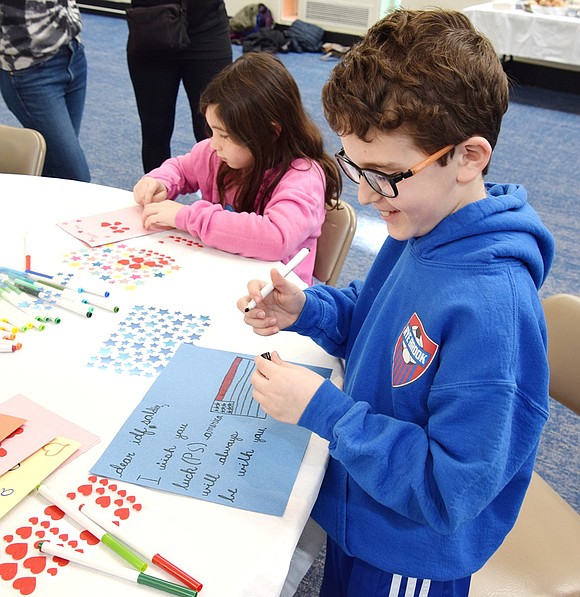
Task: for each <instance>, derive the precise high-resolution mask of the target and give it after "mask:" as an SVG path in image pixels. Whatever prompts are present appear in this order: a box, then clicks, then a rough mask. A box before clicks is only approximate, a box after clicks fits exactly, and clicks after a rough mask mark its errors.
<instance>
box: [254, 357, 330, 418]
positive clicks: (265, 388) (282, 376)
mask: <svg viewBox="0 0 580 597" xmlns="http://www.w3.org/2000/svg"><path fill="white" fill-rule="evenodd" d="M254 361H255V363H256V370H255V371H254V373H253V374H252V379H251V381H252V385H253V386H254V398H255V399H256V401H257V402H259V403H260V406H261V407H262V409H263V410H264V411H265V412H266V413H268V414H269V415H270V416H272V417H274V418H275V419H277V420H278V421H282V422H283V423H291V424H293V425H295V424H296V423H298V421H299V420H300V417H301V416H302V413H303V412H304V410H305V409H306V407H307V406H308V404H309V403H310V401H311V400H312V397H313V396H314V394H315V393H316V391H317V390H318V388H319V387H320V386H321V385H322V383H323V382H324V377H322V376H321V375H318V373H315V372H314V371H312V370H311V369H307V368H306V367H301V366H300V365H293V364H292V363H287V362H286V361H283V360H282V359H281V358H280V357H279V355H278V353H277V352H273V353H272V360H271V361H268V360H267V359H265V358H264V357H256V358H255V359H254Z"/></svg>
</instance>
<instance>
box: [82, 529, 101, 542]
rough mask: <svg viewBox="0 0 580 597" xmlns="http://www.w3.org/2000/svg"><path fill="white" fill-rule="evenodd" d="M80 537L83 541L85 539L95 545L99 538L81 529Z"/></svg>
mask: <svg viewBox="0 0 580 597" xmlns="http://www.w3.org/2000/svg"><path fill="white" fill-rule="evenodd" d="M80 537H81V539H82V540H83V541H86V542H87V543H88V544H89V545H96V544H97V543H98V542H99V540H98V539H97V538H96V537H95V536H94V535H93V534H91V533H89V531H83V532H82V533H81V535H80Z"/></svg>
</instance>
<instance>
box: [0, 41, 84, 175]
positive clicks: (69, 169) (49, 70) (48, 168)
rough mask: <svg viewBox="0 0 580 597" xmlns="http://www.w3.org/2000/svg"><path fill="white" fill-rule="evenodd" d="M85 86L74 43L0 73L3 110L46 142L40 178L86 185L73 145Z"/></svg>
mask: <svg viewBox="0 0 580 597" xmlns="http://www.w3.org/2000/svg"><path fill="white" fill-rule="evenodd" d="M86 82H87V62H86V57H85V53H84V48H83V47H82V45H81V44H79V43H78V42H77V41H73V42H71V44H69V45H68V46H64V47H63V48H61V49H60V51H59V52H58V54H56V55H55V56H54V57H53V58H50V59H49V60H47V61H46V62H42V63H41V64H38V65H36V66H33V67H30V68H27V69H24V70H21V71H15V72H13V73H8V72H6V71H2V70H0V89H1V91H2V97H3V98H4V101H5V102H6V105H7V106H8V109H9V110H10V111H11V112H12V113H13V114H14V116H16V118H17V119H18V121H19V122H20V123H21V124H22V126H23V127H25V128H32V129H35V130H37V131H39V132H40V133H41V134H42V136H43V137H44V139H45V141H46V160H45V164H44V169H43V172H42V174H43V176H50V177H55V178H67V179H71V180H80V181H83V182H89V181H90V178H91V176H90V172H89V167H88V164H87V160H86V158H85V154H84V152H83V150H82V148H81V146H80V143H79V138H78V135H79V131H80V127H81V121H82V116H83V110H84V104H85V95H86Z"/></svg>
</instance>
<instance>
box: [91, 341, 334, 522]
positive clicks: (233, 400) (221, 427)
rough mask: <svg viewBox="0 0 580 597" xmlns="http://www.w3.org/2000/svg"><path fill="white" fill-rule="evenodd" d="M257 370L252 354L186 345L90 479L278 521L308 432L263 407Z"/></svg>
mask: <svg viewBox="0 0 580 597" xmlns="http://www.w3.org/2000/svg"><path fill="white" fill-rule="evenodd" d="M309 368H310V369H313V370H314V371H316V372H317V373H320V374H321V375H323V376H324V377H327V378H328V377H330V375H331V373H332V371H331V370H330V369H326V368H322V367H314V366H310V367H309ZM254 369H255V365H254V357H253V356H250V355H238V354H235V353H231V352H224V351H220V350H212V349H208V348H200V347H198V346H194V345H193V344H182V345H181V346H180V347H179V348H178V350H177V351H176V353H175V355H174V356H173V358H172V359H171V361H170V362H169V364H168V365H167V366H166V367H165V369H163V371H162V372H161V373H160V375H159V377H158V378H157V379H156V380H155V382H154V383H153V385H152V386H151V388H150V389H149V391H148V392H147V394H146V395H145V397H144V398H143V400H142V401H141V403H140V404H139V406H138V407H137V408H136V409H135V410H134V411H133V413H132V414H131V416H130V417H129V418H128V419H127V421H126V422H125V423H124V425H123V427H122V428H121V430H120V431H119V432H118V433H117V435H116V436H115V438H114V439H113V441H112V442H111V444H110V445H109V446H108V447H107V449H106V450H105V452H104V453H103V455H102V456H101V458H100V459H99V460H98V461H97V463H96V464H95V465H94V466H93V468H92V470H91V473H93V474H95V475H100V476H103V477H109V478H111V479H117V480H120V481H125V482H128V483H135V484H137V485H143V486H145V487H152V488H154V489H160V490H163V491H169V492H172V493H178V494H181V495H187V496H190V497H195V498H199V499H202V500H207V501H210V502H215V503H218V504H223V505H226V506H232V507H236V508H241V509H243V510H251V511H254V512H262V513H264V514H272V515H276V516H281V515H282V514H283V513H284V510H285V508H286V504H287V502H288V498H289V496H290V493H291V491H292V487H293V485H294V481H295V480H296V475H297V474H298V470H299V468H300V463H301V462H302V458H303V456H304V451H305V450H306V446H307V445H308V441H309V440H310V431H308V430H307V429H304V428H302V427H298V426H296V425H288V424H286V423H280V422H279V421H276V420H275V419H273V418H272V417H270V416H269V415H267V414H266V413H265V412H264V411H263V410H262V409H261V408H260V405H259V404H258V403H257V402H256V401H255V400H254V399H253V398H252V386H251V384H250V377H251V375H252V372H253V371H254Z"/></svg>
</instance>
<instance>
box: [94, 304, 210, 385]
mask: <svg viewBox="0 0 580 597" xmlns="http://www.w3.org/2000/svg"><path fill="white" fill-rule="evenodd" d="M209 325H210V318H209V316H207V315H193V314H192V313H185V312H182V311H172V310H171V309H160V308H158V307H151V306H144V305H135V306H134V307H133V308H132V309H131V311H130V312H129V314H128V315H127V316H126V317H125V318H124V319H123V320H122V321H121V322H120V323H119V324H118V326H117V328H116V330H115V331H114V332H113V333H112V334H111V335H110V337H109V338H108V339H107V340H105V342H103V344H102V345H101V347H100V348H99V350H98V352H97V354H96V355H94V356H93V357H91V359H90V361H89V362H88V363H87V366H89V367H94V368H97V369H108V370H113V371H115V372H116V373H125V374H128V375H141V376H145V377H155V376H157V375H158V374H159V373H160V372H161V371H162V370H163V369H164V368H165V366H166V365H167V363H168V362H169V361H170V360H171V358H172V356H173V355H174V354H175V352H176V351H177V349H178V348H179V345H180V344H182V343H183V342H186V343H192V342H196V341H197V340H199V339H200V338H201V335H202V334H203V332H204V331H205V330H206V329H207V328H208V327H209Z"/></svg>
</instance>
